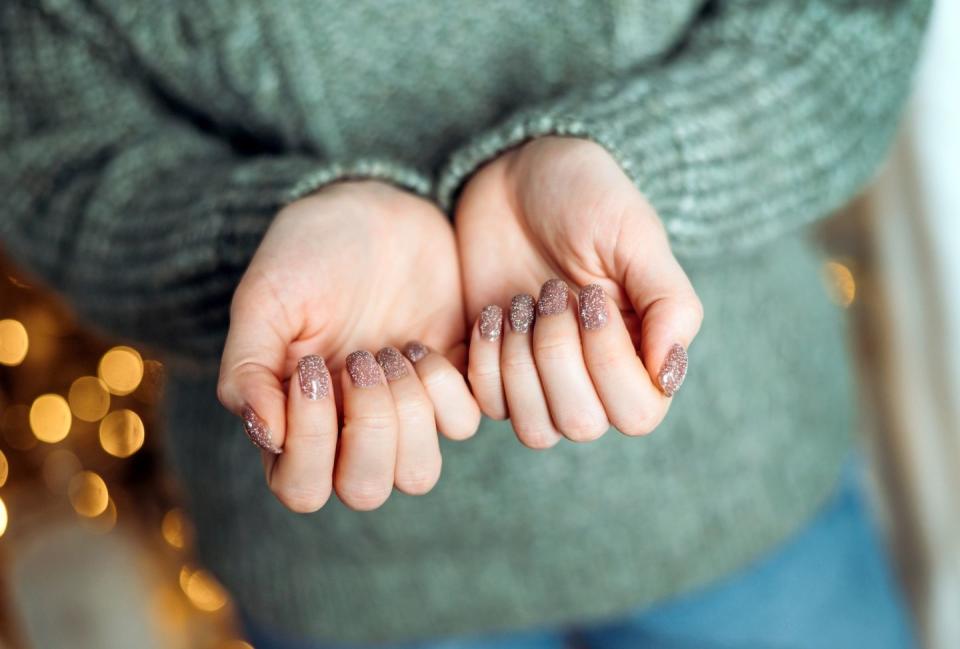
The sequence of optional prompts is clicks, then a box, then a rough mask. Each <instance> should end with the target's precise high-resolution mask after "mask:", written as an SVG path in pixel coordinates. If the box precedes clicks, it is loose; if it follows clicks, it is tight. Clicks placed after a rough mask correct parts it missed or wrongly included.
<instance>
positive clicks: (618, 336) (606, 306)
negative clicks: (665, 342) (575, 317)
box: [578, 284, 668, 435]
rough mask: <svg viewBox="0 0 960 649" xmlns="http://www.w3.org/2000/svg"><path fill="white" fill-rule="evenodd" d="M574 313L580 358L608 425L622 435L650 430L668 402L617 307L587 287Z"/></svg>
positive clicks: (595, 288)
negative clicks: (578, 329) (577, 327)
mask: <svg viewBox="0 0 960 649" xmlns="http://www.w3.org/2000/svg"><path fill="white" fill-rule="evenodd" d="M578 313H579V318H580V339H581V341H582V343H583V357H584V360H585V361H586V364H587V370H588V371H589V372H590V378H591V379H592V380H593V385H594V387H596V389H597V394H598V395H599V396H600V401H601V402H602V403H603V408H604V410H605V411H606V413H607V417H608V418H609V419H610V423H612V424H613V426H614V427H615V428H616V429H617V430H619V431H620V432H622V433H624V434H626V435H645V434H647V433H649V432H651V431H653V429H654V428H656V427H657V425H659V424H660V421H661V420H662V419H663V417H664V415H665V414H666V412H667V406H668V401H667V399H665V398H664V397H663V394H661V392H660V390H659V389H657V387H656V386H655V385H654V384H653V382H652V381H651V380H650V376H649V374H648V373H647V370H646V368H645V367H644V366H643V363H642V362H641V361H640V358H639V357H638V356H637V352H636V349H634V346H633V341H632V339H631V338H630V332H629V331H628V330H627V327H626V325H625V324H624V322H623V317H622V316H621V314H620V309H618V308H617V306H616V304H615V303H614V302H613V300H611V299H610V298H609V296H607V294H606V293H605V292H604V291H603V288H601V287H600V285H598V284H590V285H589V286H585V287H583V289H581V290H580V296H579V309H578Z"/></svg>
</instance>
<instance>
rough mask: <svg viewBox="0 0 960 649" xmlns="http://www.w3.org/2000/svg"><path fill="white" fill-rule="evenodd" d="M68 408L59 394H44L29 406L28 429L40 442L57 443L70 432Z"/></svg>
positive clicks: (70, 418) (65, 401)
mask: <svg viewBox="0 0 960 649" xmlns="http://www.w3.org/2000/svg"><path fill="white" fill-rule="evenodd" d="M72 421H73V420H72V417H71V416H70V406H69V405H67V400H66V399H64V398H63V397H61V396H60V395H59V394H44V395H41V396H39V397H37V398H36V399H34V400H33V405H32V406H30V429H31V430H32V431H33V434H34V435H36V437H37V439H39V440H40V441H41V442H47V443H48V444H53V443H56V442H59V441H60V440H62V439H63V438H64V437H66V436H67V434H68V433H69V432H70V424H71V423H72Z"/></svg>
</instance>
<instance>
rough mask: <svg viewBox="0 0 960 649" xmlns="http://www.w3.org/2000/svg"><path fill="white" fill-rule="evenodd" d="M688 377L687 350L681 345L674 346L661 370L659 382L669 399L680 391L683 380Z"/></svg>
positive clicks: (658, 377)
mask: <svg viewBox="0 0 960 649" xmlns="http://www.w3.org/2000/svg"><path fill="white" fill-rule="evenodd" d="M686 376H687V350H685V349H684V348H683V347H682V346H681V345H674V346H673V347H671V348H670V351H668V352H667V358H666V360H665V361H664V362H663V367H662V368H660V374H659V375H658V376H657V382H658V383H659V384H660V389H661V390H663V393H664V394H665V395H667V396H668V397H672V396H673V395H674V394H676V393H677V390H679V389H680V385H681V384H682V383H683V379H684V378H685V377H686Z"/></svg>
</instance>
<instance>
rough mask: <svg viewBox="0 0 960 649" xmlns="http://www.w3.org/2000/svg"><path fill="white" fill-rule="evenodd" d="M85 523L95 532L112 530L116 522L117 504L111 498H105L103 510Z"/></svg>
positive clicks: (102, 532) (103, 532) (101, 532)
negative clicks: (105, 504)
mask: <svg viewBox="0 0 960 649" xmlns="http://www.w3.org/2000/svg"><path fill="white" fill-rule="evenodd" d="M87 523H88V524H89V526H90V529H92V530H93V531H94V532H96V533H97V534H106V533H107V532H109V531H110V530H112V529H113V528H114V527H115V526H116V524H117V505H116V503H114V502H113V498H107V506H106V508H105V509H104V510H103V512H101V513H100V515H99V516H95V517H93V518H91V519H89V520H88V521H87Z"/></svg>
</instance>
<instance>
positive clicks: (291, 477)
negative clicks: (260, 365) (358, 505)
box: [268, 355, 337, 513]
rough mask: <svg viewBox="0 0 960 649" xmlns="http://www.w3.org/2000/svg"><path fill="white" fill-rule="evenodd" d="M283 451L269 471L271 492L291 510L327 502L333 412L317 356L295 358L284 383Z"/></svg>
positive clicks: (327, 380)
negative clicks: (291, 372) (287, 387)
mask: <svg viewBox="0 0 960 649" xmlns="http://www.w3.org/2000/svg"><path fill="white" fill-rule="evenodd" d="M283 448H284V452H283V455H280V456H277V459H276V461H275V462H274V464H273V467H272V469H271V470H270V471H269V475H268V482H269V484H270V489H271V491H273V493H274V495H276V497H277V498H278V499H279V500H280V502H282V503H283V504H284V505H286V506H287V508H288V509H290V510H292V511H295V512H298V513H307V512H314V511H317V510H318V509H320V508H321V507H323V505H324V504H325V503H326V502H327V500H328V499H329V498H330V491H331V489H332V484H333V464H334V458H335V456H336V451H337V407H336V404H335V402H334V398H333V391H332V390H331V383H330V372H329V371H328V370H327V365H326V363H324V361H323V359H322V358H321V357H319V356H313V355H311V356H304V357H303V358H301V359H300V362H299V363H297V372H296V373H295V374H294V376H293V377H291V379H290V393H289V396H288V398H287V435H286V439H285V440H284V445H283Z"/></svg>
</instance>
